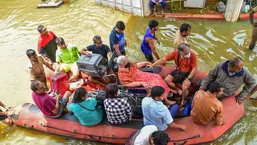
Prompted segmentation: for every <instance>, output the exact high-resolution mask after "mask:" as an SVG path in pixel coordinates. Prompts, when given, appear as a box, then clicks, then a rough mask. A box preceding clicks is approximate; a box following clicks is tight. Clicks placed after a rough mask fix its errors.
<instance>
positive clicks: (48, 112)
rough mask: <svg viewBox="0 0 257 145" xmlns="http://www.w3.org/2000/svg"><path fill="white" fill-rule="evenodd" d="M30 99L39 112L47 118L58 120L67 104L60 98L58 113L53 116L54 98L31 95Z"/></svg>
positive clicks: (46, 95)
mask: <svg viewBox="0 0 257 145" xmlns="http://www.w3.org/2000/svg"><path fill="white" fill-rule="evenodd" d="M32 99H33V101H34V103H35V104H36V105H37V107H38V108H39V109H40V111H41V112H42V113H43V114H44V115H45V116H48V117H51V118H58V117H60V116H61V115H62V113H63V111H64V109H65V106H66V104H67V100H66V99H64V98H62V99H60V100H59V111H58V114H54V113H53V112H52V110H54V109H55V104H56V100H55V99H54V97H52V96H49V95H48V94H36V93H34V92H33V93H32Z"/></svg>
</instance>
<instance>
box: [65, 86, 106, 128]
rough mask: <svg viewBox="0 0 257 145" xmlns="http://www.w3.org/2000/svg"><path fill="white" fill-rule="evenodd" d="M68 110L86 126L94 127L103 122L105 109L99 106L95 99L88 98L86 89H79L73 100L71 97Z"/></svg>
mask: <svg viewBox="0 0 257 145" xmlns="http://www.w3.org/2000/svg"><path fill="white" fill-rule="evenodd" d="M68 110H69V111H71V112H73V113H74V115H75V116H76V117H77V118H78V119H79V122H80V124H82V125H84V126H94V125H96V124H99V123H100V122H101V121H102V120H103V108H102V107H101V106H98V105H97V100H96V98H94V97H88V92H87V91H86V89H85V88H82V87H81V88H78V89H77V90H76V91H75V93H74V97H73V99H72V98H71V97H70V100H69V103H68Z"/></svg>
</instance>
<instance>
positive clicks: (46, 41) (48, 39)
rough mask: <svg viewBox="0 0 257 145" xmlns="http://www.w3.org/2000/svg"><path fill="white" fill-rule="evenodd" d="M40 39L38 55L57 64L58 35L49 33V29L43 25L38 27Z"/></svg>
mask: <svg viewBox="0 0 257 145" xmlns="http://www.w3.org/2000/svg"><path fill="white" fill-rule="evenodd" d="M37 30H38V32H39V33H40V37H39V40H38V53H39V54H41V55H42V56H46V57H47V58H49V59H50V60H51V61H52V62H55V60H56V59H55V53H56V50H57V44H56V42H55V39H56V38H57V37H56V35H55V34H54V33H53V32H52V31H47V28H46V27H45V26H43V25H39V26H38V27H37Z"/></svg>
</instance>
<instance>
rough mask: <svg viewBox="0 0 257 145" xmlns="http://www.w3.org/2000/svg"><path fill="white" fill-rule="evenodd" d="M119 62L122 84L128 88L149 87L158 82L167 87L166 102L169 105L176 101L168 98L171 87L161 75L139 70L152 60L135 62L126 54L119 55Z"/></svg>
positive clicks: (119, 74)
mask: <svg viewBox="0 0 257 145" xmlns="http://www.w3.org/2000/svg"><path fill="white" fill-rule="evenodd" d="M117 63H118V65H119V71H118V77H119V80H120V82H121V84H122V85H124V86H125V87H127V88H133V87H144V88H146V89H148V88H149V87H152V86H156V84H158V85H159V86H162V87H163V88H164V89H165V93H164V98H165V99H164V100H165V103H166V104H167V105H173V104H174V103H175V102H174V101H169V100H168V99H167V97H168V94H169V92H170V88H169V87H168V86H167V84H166V83H165V82H164V80H163V79H162V77H161V76H160V75H158V74H154V73H147V72H142V71H140V70H139V68H141V67H145V66H147V65H150V64H151V63H150V62H139V63H133V62H129V61H128V60H127V58H126V57H125V56H119V57H118V58H117Z"/></svg>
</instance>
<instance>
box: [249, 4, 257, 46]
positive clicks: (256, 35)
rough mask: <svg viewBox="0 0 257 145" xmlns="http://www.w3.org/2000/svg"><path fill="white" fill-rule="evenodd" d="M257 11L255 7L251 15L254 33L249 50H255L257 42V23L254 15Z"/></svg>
mask: <svg viewBox="0 0 257 145" xmlns="http://www.w3.org/2000/svg"><path fill="white" fill-rule="evenodd" d="M256 11H257V7H255V8H254V9H253V10H252V11H251V12H250V13H249V18H250V23H251V25H252V26H253V31H252V38H251V42H250V45H249V49H250V50H253V49H254V47H255V44H256V41H257V23H255V22H254V13H255V12H256Z"/></svg>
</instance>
